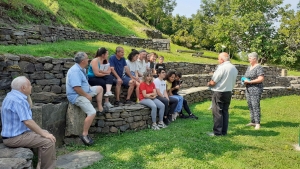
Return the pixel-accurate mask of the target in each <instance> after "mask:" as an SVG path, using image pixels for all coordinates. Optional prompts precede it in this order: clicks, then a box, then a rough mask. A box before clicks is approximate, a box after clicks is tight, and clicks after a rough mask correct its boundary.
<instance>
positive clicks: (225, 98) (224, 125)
mask: <svg viewBox="0 0 300 169" xmlns="http://www.w3.org/2000/svg"><path fill="white" fill-rule="evenodd" d="M218 62H219V66H218V69H217V70H216V71H215V73H214V74H213V76H212V79H211V81H209V82H208V83H207V86H209V87H211V90H212V91H213V95H212V112H213V120H214V127H213V132H212V133H208V135H209V136H224V135H227V130H228V120H229V113H228V109H229V105H230V101H231V95H232V90H233V88H234V86H235V83H236V78H237V75H238V70H237V69H236V67H235V66H234V65H233V64H231V63H230V57H229V55H228V54H227V53H226V52H223V53H220V54H219V56H218Z"/></svg>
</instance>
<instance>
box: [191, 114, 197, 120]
mask: <svg viewBox="0 0 300 169" xmlns="http://www.w3.org/2000/svg"><path fill="white" fill-rule="evenodd" d="M189 118H190V119H196V120H198V117H197V116H195V115H194V114H191V115H189Z"/></svg>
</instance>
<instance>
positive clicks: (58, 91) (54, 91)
mask: <svg viewBox="0 0 300 169" xmlns="http://www.w3.org/2000/svg"><path fill="white" fill-rule="evenodd" d="M51 92H53V93H57V94H59V93H61V87H60V86H58V85H53V86H52V87H51Z"/></svg>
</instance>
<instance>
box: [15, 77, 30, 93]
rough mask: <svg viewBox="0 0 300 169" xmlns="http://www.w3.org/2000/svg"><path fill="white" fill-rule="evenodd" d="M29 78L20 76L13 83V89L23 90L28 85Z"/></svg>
mask: <svg viewBox="0 0 300 169" xmlns="http://www.w3.org/2000/svg"><path fill="white" fill-rule="evenodd" d="M27 80H28V79H27V78H26V77H25V76H19V77H16V78H14V80H13V81H12V82H11V88H12V89H15V90H19V91H20V90H21V88H22V86H24V85H26V83H27Z"/></svg>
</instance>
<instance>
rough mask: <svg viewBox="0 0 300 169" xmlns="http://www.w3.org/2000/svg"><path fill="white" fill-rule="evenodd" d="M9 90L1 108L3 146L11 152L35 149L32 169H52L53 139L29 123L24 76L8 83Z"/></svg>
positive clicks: (30, 102) (28, 106)
mask: <svg viewBox="0 0 300 169" xmlns="http://www.w3.org/2000/svg"><path fill="white" fill-rule="evenodd" d="M11 88H12V90H11V92H9V93H8V94H7V96H6V97H5V99H4V101H3V103H2V108H1V119H2V132H1V135H2V139H3V143H4V145H6V146H8V147H14V148H16V147H27V148H38V154H39V156H38V164H37V167H36V168H38V169H39V168H47V169H54V168H55V165H56V152H55V142H56V139H55V137H54V136H53V135H52V134H50V133H49V132H48V131H46V130H42V129H41V128H40V127H39V126H38V125H37V124H36V122H35V121H34V120H33V119H32V112H31V109H30V107H31V105H32V101H31V98H30V94H31V88H32V86H31V83H30V81H29V80H28V79H27V78H26V77H25V76H19V77H17V78H15V79H14V80H13V81H12V83H11Z"/></svg>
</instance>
